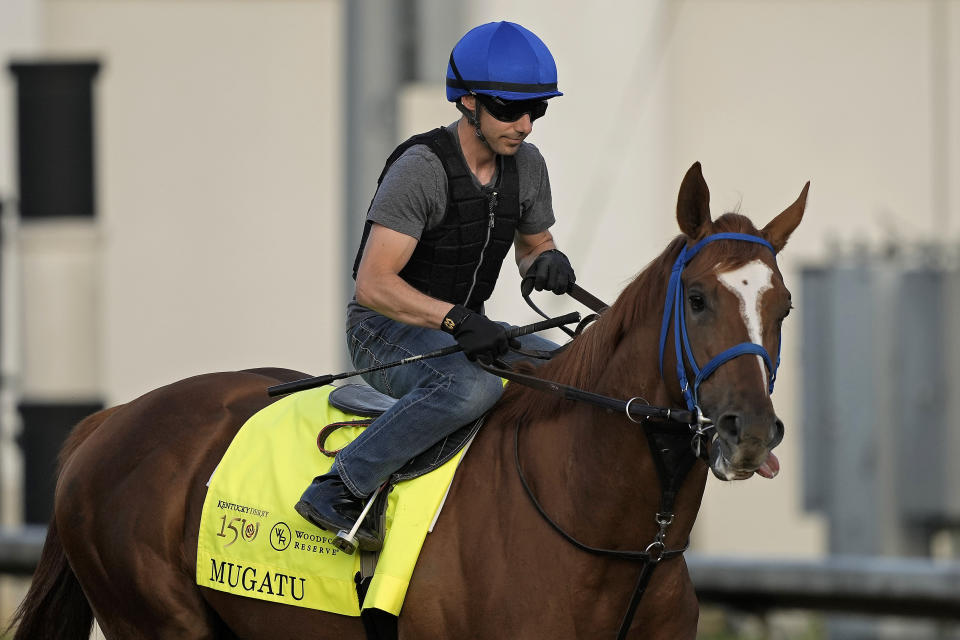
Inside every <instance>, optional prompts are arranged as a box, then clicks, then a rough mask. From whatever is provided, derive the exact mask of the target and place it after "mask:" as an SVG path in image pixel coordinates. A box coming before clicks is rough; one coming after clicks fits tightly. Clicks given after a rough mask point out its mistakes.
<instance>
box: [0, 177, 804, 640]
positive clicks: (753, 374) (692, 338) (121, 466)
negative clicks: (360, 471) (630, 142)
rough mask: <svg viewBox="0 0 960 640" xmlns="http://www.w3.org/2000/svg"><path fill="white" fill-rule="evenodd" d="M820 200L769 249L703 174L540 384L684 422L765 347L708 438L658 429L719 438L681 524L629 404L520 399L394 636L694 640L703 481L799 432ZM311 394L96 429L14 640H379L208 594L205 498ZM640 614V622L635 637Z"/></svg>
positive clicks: (497, 431)
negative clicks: (797, 238)
mask: <svg viewBox="0 0 960 640" xmlns="http://www.w3.org/2000/svg"><path fill="white" fill-rule="evenodd" d="M809 184H810V183H809V182H808V183H807V184H806V186H804V187H803V190H802V192H801V194H800V196H799V198H798V199H797V200H796V201H795V202H794V203H793V204H792V205H790V206H789V207H787V208H786V209H785V210H784V211H783V212H782V213H780V214H779V215H777V216H776V217H774V218H773V220H772V221H771V222H769V224H767V225H766V226H765V227H763V229H760V230H758V229H757V228H756V227H755V226H754V225H753V223H752V222H751V221H750V220H749V219H748V218H747V217H745V216H743V215H740V214H738V213H725V214H724V215H722V216H720V217H718V218H717V219H715V220H714V219H713V218H712V216H711V213H710V207H709V200H710V195H709V190H708V187H707V184H706V181H705V180H704V178H703V175H702V171H701V168H700V165H699V163H696V164H694V165H693V166H692V167H691V168H690V169H689V170H688V171H687V173H686V175H685V176H684V178H683V180H682V183H681V186H680V190H679V195H678V200H677V210H676V218H677V222H678V224H679V228H680V231H681V234H680V235H678V236H677V237H676V238H675V239H674V240H673V241H672V242H670V243H669V245H668V246H667V247H666V248H665V250H664V251H663V252H662V253H661V254H660V256H659V257H657V258H655V259H654V260H653V261H652V262H650V263H649V264H648V265H647V266H646V267H645V268H644V269H643V270H642V272H641V273H640V274H639V275H638V276H637V277H636V278H635V279H634V280H633V281H632V282H631V283H630V284H629V285H628V286H627V287H626V288H625V289H624V290H623V291H622V293H621V294H620V295H619V296H618V298H617V300H616V302H615V303H614V304H613V305H612V306H611V307H610V308H609V309H607V310H606V311H604V312H603V313H602V314H600V316H599V319H597V320H596V321H595V322H593V323H592V324H589V325H588V326H587V327H586V329H585V330H583V331H582V332H581V333H580V334H579V335H578V336H577V337H576V338H575V339H574V340H572V341H571V342H570V343H569V344H568V345H567V347H566V348H565V349H564V350H563V351H562V352H561V353H559V354H558V355H556V356H555V357H554V358H553V359H552V360H550V361H548V362H547V363H545V364H542V365H540V366H539V367H537V368H536V369H535V371H534V372H533V373H535V375H536V376H537V377H539V378H542V379H544V380H549V381H554V382H556V383H558V384H564V385H570V386H572V387H575V388H579V389H584V390H588V391H589V392H592V393H595V394H598V395H603V396H605V397H610V398H630V399H632V400H631V401H630V402H632V401H633V400H638V399H641V400H638V402H639V401H643V402H652V403H655V404H659V405H663V406H666V407H673V406H678V405H680V406H682V405H683V404H684V403H685V401H686V400H685V398H687V399H689V397H690V393H691V385H690V384H689V381H687V383H686V384H685V385H681V383H680V381H679V380H678V379H677V378H676V377H674V376H673V375H671V373H670V372H671V371H674V370H677V371H679V372H680V374H681V376H682V375H683V374H684V373H687V374H692V373H694V369H695V367H696V365H695V364H694V361H700V362H703V361H705V360H711V358H714V357H715V356H717V354H721V353H727V352H730V351H731V350H730V349H729V347H730V346H731V345H737V344H740V345H744V344H746V345H753V346H752V347H749V348H747V349H746V351H745V352H741V353H734V354H732V355H729V357H727V359H726V360H725V361H724V362H722V363H721V364H720V365H719V366H715V367H714V371H712V375H711V376H710V377H709V379H702V380H701V379H700V376H698V379H697V381H696V383H695V385H694V386H696V387H698V388H697V389H696V391H697V393H696V397H695V404H693V405H691V404H690V403H687V404H688V407H691V408H692V409H693V410H694V411H695V412H697V411H699V412H701V414H700V415H702V416H704V417H705V418H702V419H701V420H699V421H698V423H697V424H694V425H693V427H691V429H692V430H690V431H688V430H687V427H686V425H684V424H677V423H670V424H667V425H666V426H665V427H664V428H666V429H668V430H669V429H674V430H678V431H676V433H677V434H679V435H680V440H681V442H683V443H686V444H685V445H684V446H686V447H688V448H689V447H691V445H690V443H691V437H690V434H691V433H694V434H695V435H699V436H704V434H707V437H701V438H699V439H697V438H696V437H695V438H694V441H696V442H697V443H698V444H697V448H699V445H700V444H701V443H702V445H703V446H704V447H705V451H703V452H701V453H702V454H703V455H702V456H700V457H697V456H695V455H693V454H691V455H690V458H691V460H692V463H691V464H690V465H689V471H688V472H687V473H685V474H683V475H682V478H681V480H680V481H679V482H678V483H677V486H676V487H675V489H676V490H675V492H674V493H675V496H673V498H672V502H673V509H672V514H671V516H670V518H669V522H667V521H666V520H665V519H664V518H663V514H662V513H661V511H662V507H663V501H662V498H663V496H662V492H661V491H660V489H661V486H660V485H661V483H662V481H663V478H662V476H661V475H660V474H659V473H658V470H657V466H658V463H657V459H656V458H655V456H654V453H653V452H652V450H651V444H650V443H651V440H650V439H649V438H648V437H647V436H646V435H645V432H644V429H643V428H642V426H641V425H638V424H637V420H635V419H634V418H632V417H631V414H630V411H629V407H630V402H627V408H628V410H627V411H626V412H625V413H623V414H615V413H611V412H610V411H609V410H607V409H604V408H602V407H597V406H594V405H591V404H586V403H581V402H577V401H575V400H571V399H569V398H567V397H562V396H558V395H554V394H550V393H544V392H543V391H542V390H538V389H531V388H528V387H526V386H524V385H522V384H513V383H511V384H508V385H507V388H506V390H505V393H504V395H503V397H502V399H501V401H500V402H499V403H498V404H497V405H496V406H495V407H494V409H493V410H492V411H491V412H490V413H489V415H488V416H487V419H486V423H485V425H484V426H483V428H482V429H480V431H479V433H478V434H477V436H476V438H475V440H474V441H473V443H472V445H471V447H470V449H469V452H468V455H466V456H465V458H464V459H463V461H462V463H461V466H460V468H459V470H458V472H457V474H456V476H455V478H454V481H453V484H452V485H451V488H450V491H449V495H448V498H447V500H446V504H445V507H444V509H443V511H442V513H441V515H440V518H439V521H438V522H437V526H436V529H435V530H434V531H433V532H432V533H431V534H430V535H428V536H427V540H426V542H425V543H424V546H423V549H422V553H421V555H420V557H419V560H418V562H417V566H416V570H415V572H414V574H413V578H412V580H411V583H410V585H409V589H408V591H407V595H406V599H405V600H404V605H403V609H402V611H401V614H400V616H399V618H397V620H396V625H397V633H398V635H399V637H400V638H402V639H411V638H436V637H442V638H493V637H503V636H504V635H509V636H510V637H512V638H521V639H524V638H545V637H552V638H606V637H611V638H612V637H630V638H650V639H659V638H670V639H673V640H675V639H677V638H693V637H694V636H695V634H696V628H697V620H698V615H699V610H698V602H697V597H696V594H695V591H694V585H693V583H692V582H691V579H690V575H689V573H688V571H687V566H686V564H685V562H684V559H683V555H682V550H683V549H684V547H685V545H686V542H687V540H688V539H689V536H690V532H691V529H692V527H693V525H694V520H695V519H696V515H697V512H698V510H699V508H700V503H701V499H702V496H703V492H704V487H705V483H706V481H707V477H708V475H709V471H708V469H709V470H712V472H713V474H714V475H715V476H716V477H718V478H720V479H721V480H734V479H745V478H748V477H750V476H752V475H753V474H754V473H759V474H761V475H765V476H768V477H769V476H772V475H773V472H774V471H776V468H772V467H774V466H775V465H773V464H772V462H771V461H772V460H775V457H774V456H772V454H771V450H772V448H773V447H775V446H776V445H777V444H778V443H779V442H780V440H781V438H782V437H783V424H782V422H781V421H780V420H779V418H778V417H777V415H776V413H775V411H774V408H773V404H772V401H771V398H770V387H771V385H772V377H773V374H774V373H775V366H771V364H772V363H771V360H772V359H771V358H768V357H767V356H766V354H773V353H779V346H780V345H779V342H780V339H781V336H780V326H781V323H782V322H783V319H784V318H785V317H786V315H787V313H788V312H789V309H790V294H789V292H788V290H787V288H786V287H785V285H784V282H783V278H782V275H781V273H780V271H779V269H778V267H777V264H776V259H775V255H776V253H778V252H779V251H780V250H781V249H782V248H783V247H784V245H785V244H786V242H787V240H788V238H789V237H790V235H791V233H792V232H793V231H794V229H795V228H796V227H797V225H798V224H799V223H800V221H801V218H802V216H803V212H804V209H805V204H806V197H807V190H808V188H809ZM716 238H719V239H718V240H717V241H716V242H710V240H711V239H716ZM743 239H747V240H750V239H753V240H754V241H752V242H749V241H748V242H744V241H742V240H743ZM698 243H706V244H701V245H698ZM694 246H699V252H698V253H697V254H696V256H695V257H694V258H693V259H691V260H690V261H689V263H688V264H687V265H685V268H683V267H681V269H680V270H679V271H678V270H677V269H676V267H675V265H676V263H677V262H678V256H681V254H682V252H684V251H686V250H688V249H690V248H691V247H694ZM672 272H673V273H678V274H679V275H678V276H676V277H675V278H673V279H671V273H672ZM671 282H672V283H673V284H671ZM668 291H670V292H672V294H673V295H674V296H675V297H679V298H680V299H679V302H678V305H679V312H682V313H680V315H674V316H671V315H670V314H669V313H666V312H667V311H668V310H669V308H671V307H672V305H671V304H668V300H667V298H668V295H667V294H668ZM677 291H679V292H681V293H680V296H677V295H676V292H677ZM680 322H682V323H683V325H684V326H683V327H682V328H683V331H682V332H679V331H678V327H677V325H678V323H680ZM658 336H659V340H658ZM680 342H683V343H684V350H683V351H681V350H680V344H679V343H680ZM674 347H676V348H674ZM725 350H726V351H725ZM761 351H762V352H764V353H761ZM740 356H743V357H740ZM678 364H679V367H678ZM304 377H305V376H304V374H303V373H300V372H295V371H290V370H286V369H254V370H246V371H237V372H221V373H211V374H205V375H199V376H196V377H192V378H188V379H186V380H181V381H179V382H175V383H173V384H170V385H168V386H165V387H161V388H159V389H155V390H153V391H150V392H148V393H146V394H145V395H143V396H141V397H139V398H137V399H135V400H132V401H130V402H128V403H126V404H123V405H120V406H116V407H112V408H109V409H106V410H103V411H101V412H99V413H96V414H94V415H92V416H90V417H88V418H86V419H85V420H83V421H82V422H80V423H79V424H78V425H77V426H76V427H75V428H74V430H73V431H72V433H71V435H70V436H69V437H68V439H67V441H66V442H65V444H64V447H63V449H62V451H61V453H60V459H59V472H58V473H59V476H58V482H57V488H56V498H55V509H54V514H53V516H52V519H51V521H50V524H49V528H48V532H47V537H46V541H45V544H44V546H43V551H42V555H41V559H40V561H39V564H38V567H37V569H36V572H35V573H34V577H33V582H32V585H31V587H30V589H29V592H28V594H27V596H26V597H25V599H24V601H23V602H22V604H21V606H20V608H19V610H18V611H17V613H16V615H15V617H14V621H13V622H12V623H11V626H12V625H14V624H16V623H19V626H18V628H17V632H16V635H15V638H17V639H22V638H33V639H36V638H58V639H77V640H80V639H84V640H85V639H86V638H87V637H88V634H89V632H90V629H91V626H92V622H93V619H94V618H95V619H96V621H97V622H98V624H99V626H100V628H101V630H102V631H103V633H104V635H105V636H106V637H107V638H123V639H131V638H159V639H166V638H176V639H178V640H183V639H200V638H221V637H222V638H232V637H240V638H271V639H273V638H297V639H303V638H318V639H319V638H331V639H334V638H335V639H340V640H343V639H351V638H364V637H366V636H365V630H364V627H363V624H362V622H361V620H360V619H359V618H354V617H350V616H341V615H335V614H331V613H324V612H319V611H315V610H310V609H305V608H297V607H291V606H288V605H283V604H276V603H271V602H266V601H261V600H252V599H246V598H241V597H239V596H236V595H233V594H228V593H224V592H220V591H214V590H210V589H208V588H205V587H199V586H197V584H196V581H195V570H196V553H197V535H198V526H199V518H200V510H201V505H202V503H203V499H204V494H205V482H206V480H207V479H208V478H209V477H210V475H211V472H212V470H213V469H214V468H215V466H216V465H217V463H218V461H219V460H220V458H221V456H223V454H224V452H225V450H226V449H227V446H228V445H229V444H230V441H231V438H232V437H233V436H234V435H235V434H236V433H237V430H238V429H239V428H240V426H241V425H242V424H243V423H244V422H245V421H246V420H247V418H249V417H250V416H251V415H253V414H254V413H255V412H257V411H258V410H260V409H262V408H263V407H265V406H266V405H267V404H269V403H270V402H272V401H273V399H272V398H270V397H268V395H267V393H266V392H265V389H266V388H267V387H269V386H271V385H275V384H277V383H286V382H290V381H293V380H297V379H301V378H304ZM701 383H702V386H699V385H700V384H701ZM684 386H685V387H686V389H685V388H684ZM695 415H696V414H695ZM707 419H709V420H711V421H712V426H710V425H709V422H708V421H707ZM662 426H663V425H662ZM514 462H515V464H514ZM525 487H526V489H525ZM527 490H529V495H528V493H527ZM531 497H534V498H535V501H534V500H532V499H531ZM291 499H295V496H293V497H291ZM534 502H536V504H534ZM541 511H542V512H543V515H541ZM558 531H562V535H561V534H560V533H558ZM651 541H654V542H653V543H651ZM578 545H579V546H578ZM588 547H589V548H595V549H596V548H601V549H609V550H611V551H612V553H609V554H606V555H597V554H593V553H590V552H588V551H587V550H585V549H586V548H588ZM631 549H640V550H646V551H645V552H640V553H639V555H641V556H643V555H644V553H645V554H646V555H645V557H646V558H647V560H653V561H654V562H653V564H654V566H656V567H657V569H656V571H655V572H651V573H649V574H648V575H647V583H646V584H645V585H644V587H645V590H642V589H638V586H639V585H637V573H638V566H637V563H636V562H635V560H636V558H629V557H626V556H628V555H629V554H630V552H629V550H631ZM657 561H658V562H657ZM635 585H636V586H635ZM631 594H633V595H634V596H635V597H634V600H637V602H636V603H635V608H634V614H632V615H631V616H630V617H629V619H627V617H626V616H625V613H624V612H625V609H626V608H627V604H628V601H629V600H630V599H631ZM638 594H642V598H637V597H636V596H637V595H638ZM618 634H619V635H618Z"/></svg>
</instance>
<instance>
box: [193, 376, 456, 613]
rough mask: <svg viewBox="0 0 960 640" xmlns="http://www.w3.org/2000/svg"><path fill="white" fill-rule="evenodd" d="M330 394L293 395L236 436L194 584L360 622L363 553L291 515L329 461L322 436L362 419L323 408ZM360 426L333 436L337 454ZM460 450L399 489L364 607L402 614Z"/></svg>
mask: <svg viewBox="0 0 960 640" xmlns="http://www.w3.org/2000/svg"><path fill="white" fill-rule="evenodd" d="M332 390H333V387H330V386H327V387H320V388H317V389H311V390H309V391H302V392H299V393H295V394H292V395H290V396H287V397H286V398H283V399H281V400H278V401H277V402H274V403H273V404H271V405H269V406H268V407H266V408H264V409H263V410H261V411H260V412H259V413H257V414H255V415H254V416H253V417H252V418H250V420H248V421H247V423H246V424H244V425H243V427H242V428H241V429H240V432H239V433H238V434H237V436H236V438H234V440H233V442H232V443H231V444H230V447H229V448H228V449H227V452H226V454H224V456H223V459H222V460H221V461H220V464H219V466H218V467H217V468H216V470H215V471H214V473H213V476H212V477H211V479H210V482H209V488H208V490H207V497H206V499H205V500H204V504H203V512H202V515H201V519H200V535H199V541H198V544H197V584H198V585H200V586H203V587H209V588H211V589H217V590H219V591H226V592H228V593H234V594H237V595H240V596H245V597H248V598H257V599H260V600H270V601H272V602H282V603H284V604H290V605H294V606H298V607H308V608H311V609H320V610H323V611H330V612H333V613H339V614H343V615H348V616H359V615H360V609H361V607H360V603H359V601H358V596H357V590H356V584H355V582H354V576H355V575H356V574H357V573H358V572H359V571H360V553H359V552H358V553H356V554H354V555H347V554H345V553H343V552H342V551H340V550H339V549H337V548H336V547H334V546H333V545H332V544H331V539H332V536H333V534H331V533H329V532H326V531H323V530H322V529H318V528H317V527H315V526H313V525H312V524H310V523H309V522H307V521H306V520H304V519H303V518H302V517H301V516H300V515H299V514H298V513H297V512H296V511H294V509H293V505H294V504H296V502H297V500H299V499H300V495H301V494H302V493H303V490H304V489H306V487H307V486H308V485H309V484H310V481H311V480H312V479H313V478H314V476H317V475H320V474H321V473H324V472H326V471H327V470H328V469H329V468H330V466H331V465H332V464H333V459H332V458H328V457H326V456H324V455H323V454H321V453H320V451H319V450H318V448H317V433H318V432H319V431H320V429H321V428H323V427H324V426H325V425H327V424H330V423H333V422H343V421H353V420H358V417H357V416H353V415H350V414H347V413H344V412H342V411H340V410H339V409H336V408H334V407H332V406H330V404H329V403H328V402H327V396H328V395H330V391H332ZM363 428H364V427H363V426H355V427H354V426H348V427H343V428H340V429H337V430H336V431H334V432H332V433H331V434H330V436H329V437H328V438H327V442H326V445H325V446H326V448H327V449H331V450H332V449H339V448H341V447H343V446H345V445H346V444H347V443H349V442H350V441H351V440H353V438H355V437H356V436H357V435H358V434H359V433H360V432H361V430H362V429H363ZM462 455H463V450H461V451H460V452H459V453H457V455H456V456H454V457H453V458H452V459H450V460H449V461H448V462H447V463H446V464H444V465H442V466H441V467H439V468H438V469H436V470H435V471H433V472H431V473H428V474H426V475H423V476H420V477H418V478H415V479H413V480H406V481H404V482H400V483H398V484H397V485H395V486H394V490H393V491H391V492H390V494H389V498H388V501H387V533H386V538H385V539H384V545H383V549H382V550H381V552H380V558H379V560H378V562H377V567H376V571H375V573H374V576H373V580H372V581H371V583H370V587H369V589H368V591H367V594H366V597H365V599H364V602H363V609H368V608H376V609H380V610H383V611H386V612H388V613H391V614H393V615H399V613H400V607H401V606H402V604H403V598H404V596H405V595H406V592H407V586H408V585H409V582H410V577H411V575H413V568H414V565H415V564H416V561H417V556H418V555H419V554H420V549H421V547H422V546H423V541H424V539H425V538H426V535H427V531H428V529H429V527H430V526H431V524H432V522H433V520H434V518H435V516H436V513H437V511H438V509H439V508H440V506H441V505H442V504H443V499H444V497H445V496H446V492H447V489H448V488H449V486H450V482H451V481H452V480H453V474H454V471H455V470H456V468H457V465H458V464H459V462H460V458H461V457H462Z"/></svg>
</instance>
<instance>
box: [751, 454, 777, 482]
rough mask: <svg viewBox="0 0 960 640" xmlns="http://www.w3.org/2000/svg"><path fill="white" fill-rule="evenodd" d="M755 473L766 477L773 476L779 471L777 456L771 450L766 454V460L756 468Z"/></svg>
mask: <svg viewBox="0 0 960 640" xmlns="http://www.w3.org/2000/svg"><path fill="white" fill-rule="evenodd" d="M757 473H758V474H760V475H761V476H763V477H764V478H767V479H770V478H773V477H775V476H776V475H777V474H778V473H780V460H778V459H777V456H776V455H774V453H773V452H772V451H771V452H770V455H769V456H767V460H766V462H764V463H763V464H762V465H760V468H759V469H757Z"/></svg>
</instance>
